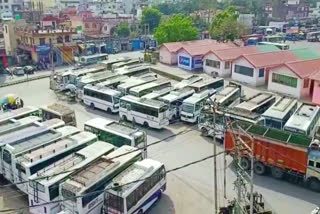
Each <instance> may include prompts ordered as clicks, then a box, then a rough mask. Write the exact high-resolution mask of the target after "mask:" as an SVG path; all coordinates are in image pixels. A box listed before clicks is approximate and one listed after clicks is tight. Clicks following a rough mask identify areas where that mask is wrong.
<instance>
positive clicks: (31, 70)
mask: <svg viewBox="0 0 320 214" xmlns="http://www.w3.org/2000/svg"><path fill="white" fill-rule="evenodd" d="M23 70H24V73H25V74H34V72H35V71H36V68H35V67H34V66H31V65H27V66H25V67H24V68H23Z"/></svg>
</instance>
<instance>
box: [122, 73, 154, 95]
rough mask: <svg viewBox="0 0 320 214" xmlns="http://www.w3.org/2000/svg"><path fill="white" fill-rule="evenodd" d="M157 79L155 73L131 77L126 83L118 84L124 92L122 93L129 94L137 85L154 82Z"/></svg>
mask: <svg viewBox="0 0 320 214" xmlns="http://www.w3.org/2000/svg"><path fill="white" fill-rule="evenodd" d="M156 79H157V77H156V76H154V75H145V76H143V77H130V78H129V79H127V80H125V82H124V83H122V84H120V85H118V87H117V88H118V90H119V91H120V92H121V93H122V95H127V94H128V93H129V90H130V89H131V88H134V87H137V86H139V85H143V84H146V83H149V82H153V81H155V80H156Z"/></svg>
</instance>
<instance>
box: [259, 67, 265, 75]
mask: <svg viewBox="0 0 320 214" xmlns="http://www.w3.org/2000/svg"><path fill="white" fill-rule="evenodd" d="M259 77H264V68H260V69H259Z"/></svg>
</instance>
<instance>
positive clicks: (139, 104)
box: [120, 95, 169, 129]
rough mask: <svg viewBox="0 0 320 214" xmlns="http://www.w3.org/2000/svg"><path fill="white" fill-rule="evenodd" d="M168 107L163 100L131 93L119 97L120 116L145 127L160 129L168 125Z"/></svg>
mask: <svg viewBox="0 0 320 214" xmlns="http://www.w3.org/2000/svg"><path fill="white" fill-rule="evenodd" d="M168 116H169V107H168V105H166V104H165V103H164V102H161V101H157V100H149V99H144V98H139V97H134V96H131V95H128V96H124V97H121V98H120V118H122V119H123V120H125V121H126V120H129V121H132V122H133V123H138V124H142V125H144V126H146V127H151V128H155V129H162V128H164V127H165V126H167V125H169V118H168Z"/></svg>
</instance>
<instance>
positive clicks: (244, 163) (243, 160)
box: [240, 157, 251, 170]
mask: <svg viewBox="0 0 320 214" xmlns="http://www.w3.org/2000/svg"><path fill="white" fill-rule="evenodd" d="M240 166H241V167H242V168H243V169H244V170H250V169H251V161H250V160H249V159H248V158H246V157H242V158H241V160H240Z"/></svg>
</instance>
